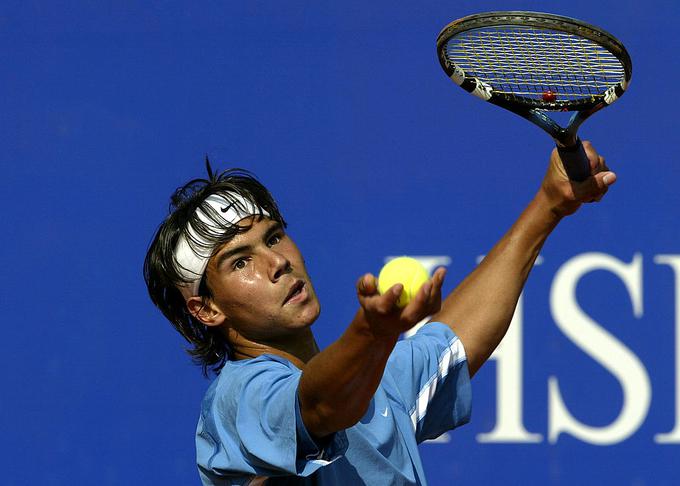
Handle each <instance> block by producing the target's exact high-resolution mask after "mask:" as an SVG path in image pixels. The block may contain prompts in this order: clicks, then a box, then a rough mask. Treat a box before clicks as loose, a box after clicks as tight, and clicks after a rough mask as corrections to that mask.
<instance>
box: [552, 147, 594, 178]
mask: <svg viewBox="0 0 680 486" xmlns="http://www.w3.org/2000/svg"><path fill="white" fill-rule="evenodd" d="M557 153H559V154H560V159H562V164H563V165H564V170H566V171H567V175H568V176H569V179H571V180H572V181H576V182H581V181H585V180H586V179H587V178H588V177H590V161H589V160H588V156H587V155H586V151H585V149H584V148H583V144H582V143H581V139H580V138H577V139H576V143H575V144H574V145H571V146H570V147H560V146H558V147H557Z"/></svg>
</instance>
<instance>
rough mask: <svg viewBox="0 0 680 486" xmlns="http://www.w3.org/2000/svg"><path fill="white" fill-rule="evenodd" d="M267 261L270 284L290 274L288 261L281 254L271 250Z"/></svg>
mask: <svg viewBox="0 0 680 486" xmlns="http://www.w3.org/2000/svg"><path fill="white" fill-rule="evenodd" d="M269 259H270V263H269V278H270V279H271V281H272V282H276V281H278V280H279V279H280V278H281V277H282V276H283V275H285V274H287V273H290V272H291V270H292V268H291V265H290V261H289V260H288V259H287V258H286V257H285V256H284V255H282V254H281V253H279V252H277V251H273V250H271V251H270V252H269Z"/></svg>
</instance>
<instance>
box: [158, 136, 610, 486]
mask: <svg viewBox="0 0 680 486" xmlns="http://www.w3.org/2000/svg"><path fill="white" fill-rule="evenodd" d="M585 147H586V151H587V153H588V156H589V159H590V163H591V168H592V173H593V175H592V176H591V177H590V178H588V179H587V180H585V181H584V182H581V183H572V182H570V181H569V180H568V179H567V177H566V175H565V172H564V169H563V167H562V164H561V162H560V160H559V157H558V155H557V154H556V152H554V151H553V154H552V156H551V158H550V163H549V167H548V170H547V173H546V175H545V177H544V179H543V182H542V184H541V186H540V188H539V190H538V192H537V193H536V195H535V197H534V198H533V199H532V201H531V202H530V203H529V204H528V206H527V207H526V209H525V210H524V211H523V212H522V214H521V215H520V216H519V218H518V219H517V221H516V222H515V223H514V224H513V226H512V227H511V228H510V230H509V231H508V232H507V233H506V234H505V235H504V236H503V237H502V238H501V240H500V241H499V242H498V243H497V244H496V245H495V246H494V247H493V249H492V250H491V251H490V252H489V253H488V254H487V255H486V257H485V258H484V261H482V262H481V263H480V264H479V266H478V267H477V268H476V269H475V270H474V271H473V272H472V273H471V274H470V275H469V276H468V277H467V278H466V279H465V280H464V281H463V282H462V283H461V284H460V285H458V287H457V288H456V289H455V290H454V291H453V292H452V293H451V294H450V295H449V296H448V297H446V299H445V300H444V301H443V302H442V298H441V288H442V282H443V280H444V273H445V272H444V269H438V270H437V271H436V272H435V273H434V275H433V277H432V279H431V280H429V281H428V282H427V283H425V285H423V287H422V288H421V289H420V291H419V293H418V294H417V296H416V298H415V299H414V300H413V301H412V302H410V303H409V304H408V305H407V306H406V307H405V308H403V309H402V308H399V307H397V305H396V301H397V299H398V296H399V294H400V292H401V287H400V286H399V285H396V286H394V287H392V289H390V290H389V291H387V292H386V293H384V294H383V295H379V294H378V292H377V289H376V278H375V277H374V276H373V275H370V274H366V275H364V276H362V277H361V278H360V279H359V281H358V283H357V297H358V303H359V306H358V311H357V313H356V316H355V317H354V319H353V320H352V322H350V323H349V325H348V326H347V328H346V329H345V331H344V333H343V334H342V336H341V337H340V338H339V339H338V340H337V341H336V342H334V343H333V344H331V345H330V346H329V347H328V348H326V349H324V350H319V347H318V346H317V344H316V342H315V340H314V336H313V334H312V331H311V326H312V324H313V323H314V321H315V320H316V319H317V317H318V315H319V311H320V305H319V299H318V297H317V295H316V292H315V291H314V287H313V285H312V281H311V279H310V277H309V275H308V274H307V270H306V269H305V263H304V259H303V257H302V255H301V254H300V251H299V250H298V248H297V246H296V245H295V243H294V242H293V240H292V239H291V237H290V236H289V235H288V234H287V233H286V229H285V228H286V223H285V221H284V219H283V217H282V215H281V213H280V212H279V209H278V207H277V205H276V203H275V201H274V199H273V198H272V196H271V195H270V193H269V191H268V190H267V189H266V188H264V187H263V186H262V185H261V184H260V183H259V182H257V181H256V180H255V179H254V178H252V177H251V176H250V175H248V174H247V173H244V172H241V171H233V170H232V171H226V172H223V173H221V174H219V175H218V174H213V173H212V172H211V170H210V168H208V179H207V180H194V181H192V182H190V183H188V184H187V185H185V186H184V187H182V188H181V189H179V190H178V191H177V192H176V193H175V194H174V195H173V197H172V207H171V213H170V215H169V216H168V217H167V219H166V220H165V221H164V222H163V223H162V224H161V226H160V228H159V229H158V231H157V233H156V235H155V238H154V240H153V242H152V244H151V246H150V248H149V251H148V253H147V256H146V260H145V264H144V275H145V280H146V283H147V286H148V290H149V293H150V295H151V299H152V300H153V302H154V304H156V305H157V306H158V307H159V308H160V310H161V311H162V312H163V314H164V315H165V316H166V317H167V318H168V319H169V320H170V322H171V323H172V324H173V325H174V327H175V328H176V329H177V330H178V331H179V332H180V333H181V334H182V335H183V336H184V337H185V338H186V340H187V341H188V342H189V343H190V344H191V346H192V348H191V349H190V350H189V353H190V354H191V355H192V356H193V358H194V360H195V361H196V362H197V363H199V364H200V365H202V367H203V371H204V373H206V374H207V372H208V371H209V370H212V371H214V372H215V373H216V375H217V376H216V378H215V380H214V381H213V382H212V384H211V386H210V387H209V389H208V391H207V393H206V395H205V398H204V399H203V403H202V407H201V412H200V418H199V421H198V427H197V430H196V450H197V461H198V469H199V474H200V477H201V480H202V482H203V484H204V485H231V484H237V485H245V484H251V485H252V484H322V485H342V486H347V485H360V484H369V485H414V484H418V485H422V484H426V479H425V475H424V472H423V466H422V464H421V460H420V457H419V454H418V448H417V445H418V443H420V442H422V441H424V440H426V439H431V438H435V437H438V436H439V435H441V434H442V433H444V432H446V431H447V430H451V429H453V428H455V427H457V426H459V425H462V424H464V423H466V422H467V421H468V420H469V417H470V400H471V394H470V377H472V376H473V375H474V374H475V372H476V371H477V370H478V369H479V367H480V366H481V365H482V364H483V363H484V362H485V361H486V360H487V358H488V357H489V356H490V355H491V353H492V352H493V350H494V349H495V348H496V346H497V345H498V343H499V342H500V340H501V339H502V337H503V335H504V334H505V332H506V330H507V328H508V325H509V323H510V320H511V318H512V315H513V312H514V309H515V306H516V303H517V299H518V297H519V295H520V292H521V290H522V287H523V286H524V282H525V281H526V278H527V276H528V275H529V272H530V270H531V268H532V265H533V263H534V260H535V259H536V257H537V255H538V253H539V251H540V249H541V247H542V245H543V243H544V242H545V240H546V238H547V237H548V235H549V234H550V233H551V232H552V230H553V229H554V228H555V227H556V225H557V224H558V223H559V222H560V220H561V219H562V218H563V217H565V216H567V215H569V214H571V213H573V212H574V211H576V210H577V209H578V208H579V206H580V205H581V204H582V203H584V202H592V201H599V200H600V199H601V198H602V196H603V195H604V194H605V193H606V192H607V188H608V186H609V185H611V184H612V183H614V181H615V180H616V176H615V174H614V173H613V172H610V171H609V170H608V169H607V167H606V166H605V164H604V160H603V159H602V157H600V156H599V155H598V154H597V153H596V152H595V150H594V149H593V148H592V146H591V145H590V144H587V143H586V144H585ZM427 316H433V317H432V319H431V322H430V323H429V324H427V325H425V326H423V327H422V328H421V329H420V330H419V331H418V332H417V333H416V334H415V335H414V336H412V337H411V338H408V339H404V340H399V336H400V334H401V333H403V332H404V331H406V330H408V329H409V328H411V327H412V326H413V325H414V324H416V323H417V322H419V321H420V320H422V319H424V318H425V317H427Z"/></svg>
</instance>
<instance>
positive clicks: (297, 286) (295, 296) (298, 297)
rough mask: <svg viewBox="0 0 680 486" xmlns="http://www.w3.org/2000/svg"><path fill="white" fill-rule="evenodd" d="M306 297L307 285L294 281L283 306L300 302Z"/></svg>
mask: <svg viewBox="0 0 680 486" xmlns="http://www.w3.org/2000/svg"><path fill="white" fill-rule="evenodd" d="M306 297H307V285H306V284H305V282H304V281H303V280H296V281H295V283H294V284H293V286H292V287H291V288H290V291H289V292H288V295H287V296H286V298H285V300H284V301H283V305H286V304H294V303H296V302H301V301H302V300H304V299H305V298H306Z"/></svg>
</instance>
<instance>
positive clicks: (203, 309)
mask: <svg viewBox="0 0 680 486" xmlns="http://www.w3.org/2000/svg"><path fill="white" fill-rule="evenodd" d="M187 309H188V310H189V312H190V313H191V315H192V316H194V317H195V318H196V319H198V320H199V321H201V322H202V323H203V324H205V325H206V326H221V325H222V324H224V321H225V320H226V318H227V316H226V315H224V313H223V312H222V311H221V310H220V309H219V307H217V306H216V305H215V303H214V302H213V301H212V299H208V298H205V297H198V296H194V297H189V298H188V299H187Z"/></svg>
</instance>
